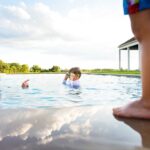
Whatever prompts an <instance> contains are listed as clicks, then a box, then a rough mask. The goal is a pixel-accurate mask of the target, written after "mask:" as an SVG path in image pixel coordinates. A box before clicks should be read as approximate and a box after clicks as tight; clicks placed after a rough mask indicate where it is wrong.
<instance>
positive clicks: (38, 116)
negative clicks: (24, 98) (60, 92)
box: [0, 107, 150, 150]
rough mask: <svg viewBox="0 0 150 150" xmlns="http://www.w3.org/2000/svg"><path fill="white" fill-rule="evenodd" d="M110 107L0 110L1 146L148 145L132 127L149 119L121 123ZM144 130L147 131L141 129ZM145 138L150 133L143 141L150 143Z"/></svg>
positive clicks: (130, 147) (76, 147)
mask: <svg viewBox="0 0 150 150" xmlns="http://www.w3.org/2000/svg"><path fill="white" fill-rule="evenodd" d="M110 110H111V109H109V108H107V109H106V108H105V107H101V108H100V107H84V108H81V107H76V108H62V109H49V110H44V109H43V110H42V109H28V110H27V109H24V110H13V109H12V110H1V111H0V118H1V124H0V149H1V148H3V149H10V148H11V149H19V150H20V149H23V148H24V149H37V147H39V148H40V149H48V148H53V149H55V148H57V147H60V148H62V149H63V148H64V149H65V148H66V149H67V147H68V148H69V147H70V149H71V148H72V149H90V148H91V146H92V149H98V148H99V146H101V147H104V148H108V147H109V146H110V147H111V149H113V148H114V149H116V148H117V149H120V148H121V147H125V148H127V149H128V148H129V149H132V148H133V149H134V148H142V147H143V146H147V145H142V144H141V138H140V134H142V133H141V131H138V129H136V130H137V132H140V134H138V133H137V132H135V130H133V129H135V127H137V128H141V127H142V126H143V125H144V127H145V128H146V127H148V126H149V122H144V121H143V123H141V125H140V126H139V123H140V121H139V122H136V121H134V120H133V121H131V122H128V123H123V121H122V122H121V121H117V120H116V119H115V118H114V117H113V116H112V112H111V111H110ZM103 114H104V115H103ZM124 122H126V121H124ZM126 124H128V125H129V126H133V127H131V128H130V127H129V126H128V125H126ZM133 124H134V125H133ZM132 128H133V129H132ZM145 131H146V132H147V133H148V132H149V131H150V130H149V128H148V129H146V130H144V131H142V132H144V133H146V132H145ZM142 138H143V136H142ZM148 139H149V134H147V135H146V136H145V137H144V139H142V140H144V141H145V140H146V141H147V142H149V140H148ZM144 141H143V144H144ZM14 143H15V144H14ZM88 145H89V146H88Z"/></svg>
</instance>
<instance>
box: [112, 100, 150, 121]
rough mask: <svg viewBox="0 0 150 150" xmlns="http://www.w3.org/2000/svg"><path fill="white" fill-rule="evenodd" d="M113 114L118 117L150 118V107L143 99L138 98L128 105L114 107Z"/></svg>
mask: <svg viewBox="0 0 150 150" xmlns="http://www.w3.org/2000/svg"><path fill="white" fill-rule="evenodd" d="M113 114H114V115H115V116H118V117H127V118H139V119H150V108H146V107H145V106H144V105H143V101H142V100H138V101H134V102H131V103H129V104H128V105H126V106H123V107H118V108H114V109H113Z"/></svg>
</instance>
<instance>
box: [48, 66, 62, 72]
mask: <svg viewBox="0 0 150 150" xmlns="http://www.w3.org/2000/svg"><path fill="white" fill-rule="evenodd" d="M50 71H52V72H60V71H61V69H60V67H59V66H53V67H52V68H51V69H50Z"/></svg>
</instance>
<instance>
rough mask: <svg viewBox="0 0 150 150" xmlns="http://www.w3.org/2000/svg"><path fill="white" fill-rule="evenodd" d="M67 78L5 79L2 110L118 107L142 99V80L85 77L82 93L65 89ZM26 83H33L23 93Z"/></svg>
mask: <svg viewBox="0 0 150 150" xmlns="http://www.w3.org/2000/svg"><path fill="white" fill-rule="evenodd" d="M63 78H64V75H62V74H59V75H58V74H40V75H3V76H1V78H0V108H47V107H54V108H55V107H59V108H61V107H70V106H99V105H102V106H118V105H122V104H125V103H127V102H128V101H132V100H135V99H137V98H138V97H140V95H141V80H140V78H135V77H123V76H122V77H120V76H109V75H107V76H104V75H82V77H81V79H80V83H81V88H80V89H70V88H68V87H66V86H64V85H63V84H62V80H63ZM26 79H30V82H29V88H28V89H22V88H21V83H22V82H23V81H24V80H26Z"/></svg>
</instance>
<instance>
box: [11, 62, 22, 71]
mask: <svg viewBox="0 0 150 150" xmlns="http://www.w3.org/2000/svg"><path fill="white" fill-rule="evenodd" d="M9 65H10V68H12V67H13V69H14V68H16V69H15V70H16V71H15V73H17V72H21V65H20V64H18V63H10V64H9Z"/></svg>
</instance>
